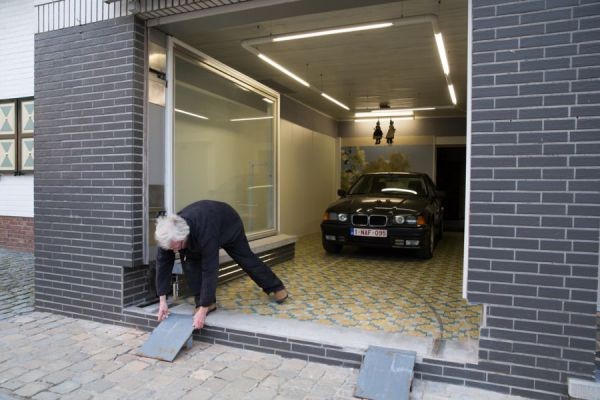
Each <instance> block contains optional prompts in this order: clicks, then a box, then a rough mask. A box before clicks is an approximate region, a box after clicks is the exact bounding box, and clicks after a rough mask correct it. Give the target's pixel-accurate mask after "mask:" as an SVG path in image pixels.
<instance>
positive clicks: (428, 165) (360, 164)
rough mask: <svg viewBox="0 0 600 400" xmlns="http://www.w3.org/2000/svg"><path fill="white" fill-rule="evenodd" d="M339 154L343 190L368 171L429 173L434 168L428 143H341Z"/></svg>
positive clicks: (431, 148)
mask: <svg viewBox="0 0 600 400" xmlns="http://www.w3.org/2000/svg"><path fill="white" fill-rule="evenodd" d="M341 156H342V157H341V161H342V167H341V173H342V176H341V185H342V189H344V190H347V189H348V188H349V187H350V186H351V185H352V184H353V183H354V182H355V181H356V179H357V178H358V177H359V176H360V175H361V174H365V173H368V172H386V171H392V172H425V173H426V174H428V175H429V176H432V172H433V147H432V146H431V145H403V146H383V147H382V146H362V147H361V146H343V147H342V149H341Z"/></svg>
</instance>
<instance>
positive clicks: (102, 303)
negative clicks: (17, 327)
mask: <svg viewBox="0 0 600 400" xmlns="http://www.w3.org/2000/svg"><path fill="white" fill-rule="evenodd" d="M143 66H144V26H143V23H141V22H140V21H138V20H136V19H135V18H134V17H123V18H118V19H113V20H109V21H104V22H98V23H94V24H89V25H84V26H79V27H74V28H68V29H61V30H57V31H53V32H48V33H42V34H37V35H36V37H35V112H36V121H35V135H36V136H35V146H36V172H35V183H34V193H35V203H34V204H35V211H34V215H35V217H34V218H35V237H36V243H35V279H36V296H35V306H36V307H37V308H38V309H40V310H46V311H55V312H61V313H64V314H66V315H69V316H74V317H84V318H93V319H95V320H99V321H115V320H120V319H121V310H122V303H123V291H124V285H125V279H126V277H127V278H128V279H130V280H136V279H137V278H138V276H139V275H140V274H141V273H140V272H139V271H137V272H136V271H135V269H136V267H137V266H139V265H140V264H141V263H142V231H143V228H142V162H143V159H142V153H143V98H144V93H143V91H144V67H143ZM129 269H133V272H132V273H130V271H129ZM128 295H129V296H133V294H132V293H128Z"/></svg>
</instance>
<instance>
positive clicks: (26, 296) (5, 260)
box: [0, 248, 33, 320]
mask: <svg viewBox="0 0 600 400" xmlns="http://www.w3.org/2000/svg"><path fill="white" fill-rule="evenodd" d="M30 311H33V254H31V253H20V252H15V251H10V250H4V249H2V248H0V320H2V319H5V318H9V317H11V316H13V315H17V314H22V313H26V312H30Z"/></svg>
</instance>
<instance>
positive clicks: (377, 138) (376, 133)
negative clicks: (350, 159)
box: [373, 121, 383, 144]
mask: <svg viewBox="0 0 600 400" xmlns="http://www.w3.org/2000/svg"><path fill="white" fill-rule="evenodd" d="M382 137H383V131H382V130H381V127H380V126H379V121H377V125H375V131H374V132H373V139H375V144H379V143H381V138H382Z"/></svg>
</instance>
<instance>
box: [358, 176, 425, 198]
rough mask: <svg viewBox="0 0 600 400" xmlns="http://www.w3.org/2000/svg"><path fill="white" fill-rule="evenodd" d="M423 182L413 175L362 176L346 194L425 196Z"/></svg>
mask: <svg viewBox="0 0 600 400" xmlns="http://www.w3.org/2000/svg"><path fill="white" fill-rule="evenodd" d="M425 190H426V189H425V182H424V181H423V178H421V177H420V176H414V175H412V176H411V175H406V176H405V175H363V176H361V177H360V178H359V179H358V181H356V183H355V184H354V185H353V186H352V187H351V188H350V191H349V192H348V194H374V195H379V196H382V195H383V196H394V195H404V196H405V195H416V196H425V195H426V194H427V192H426V191H425Z"/></svg>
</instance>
